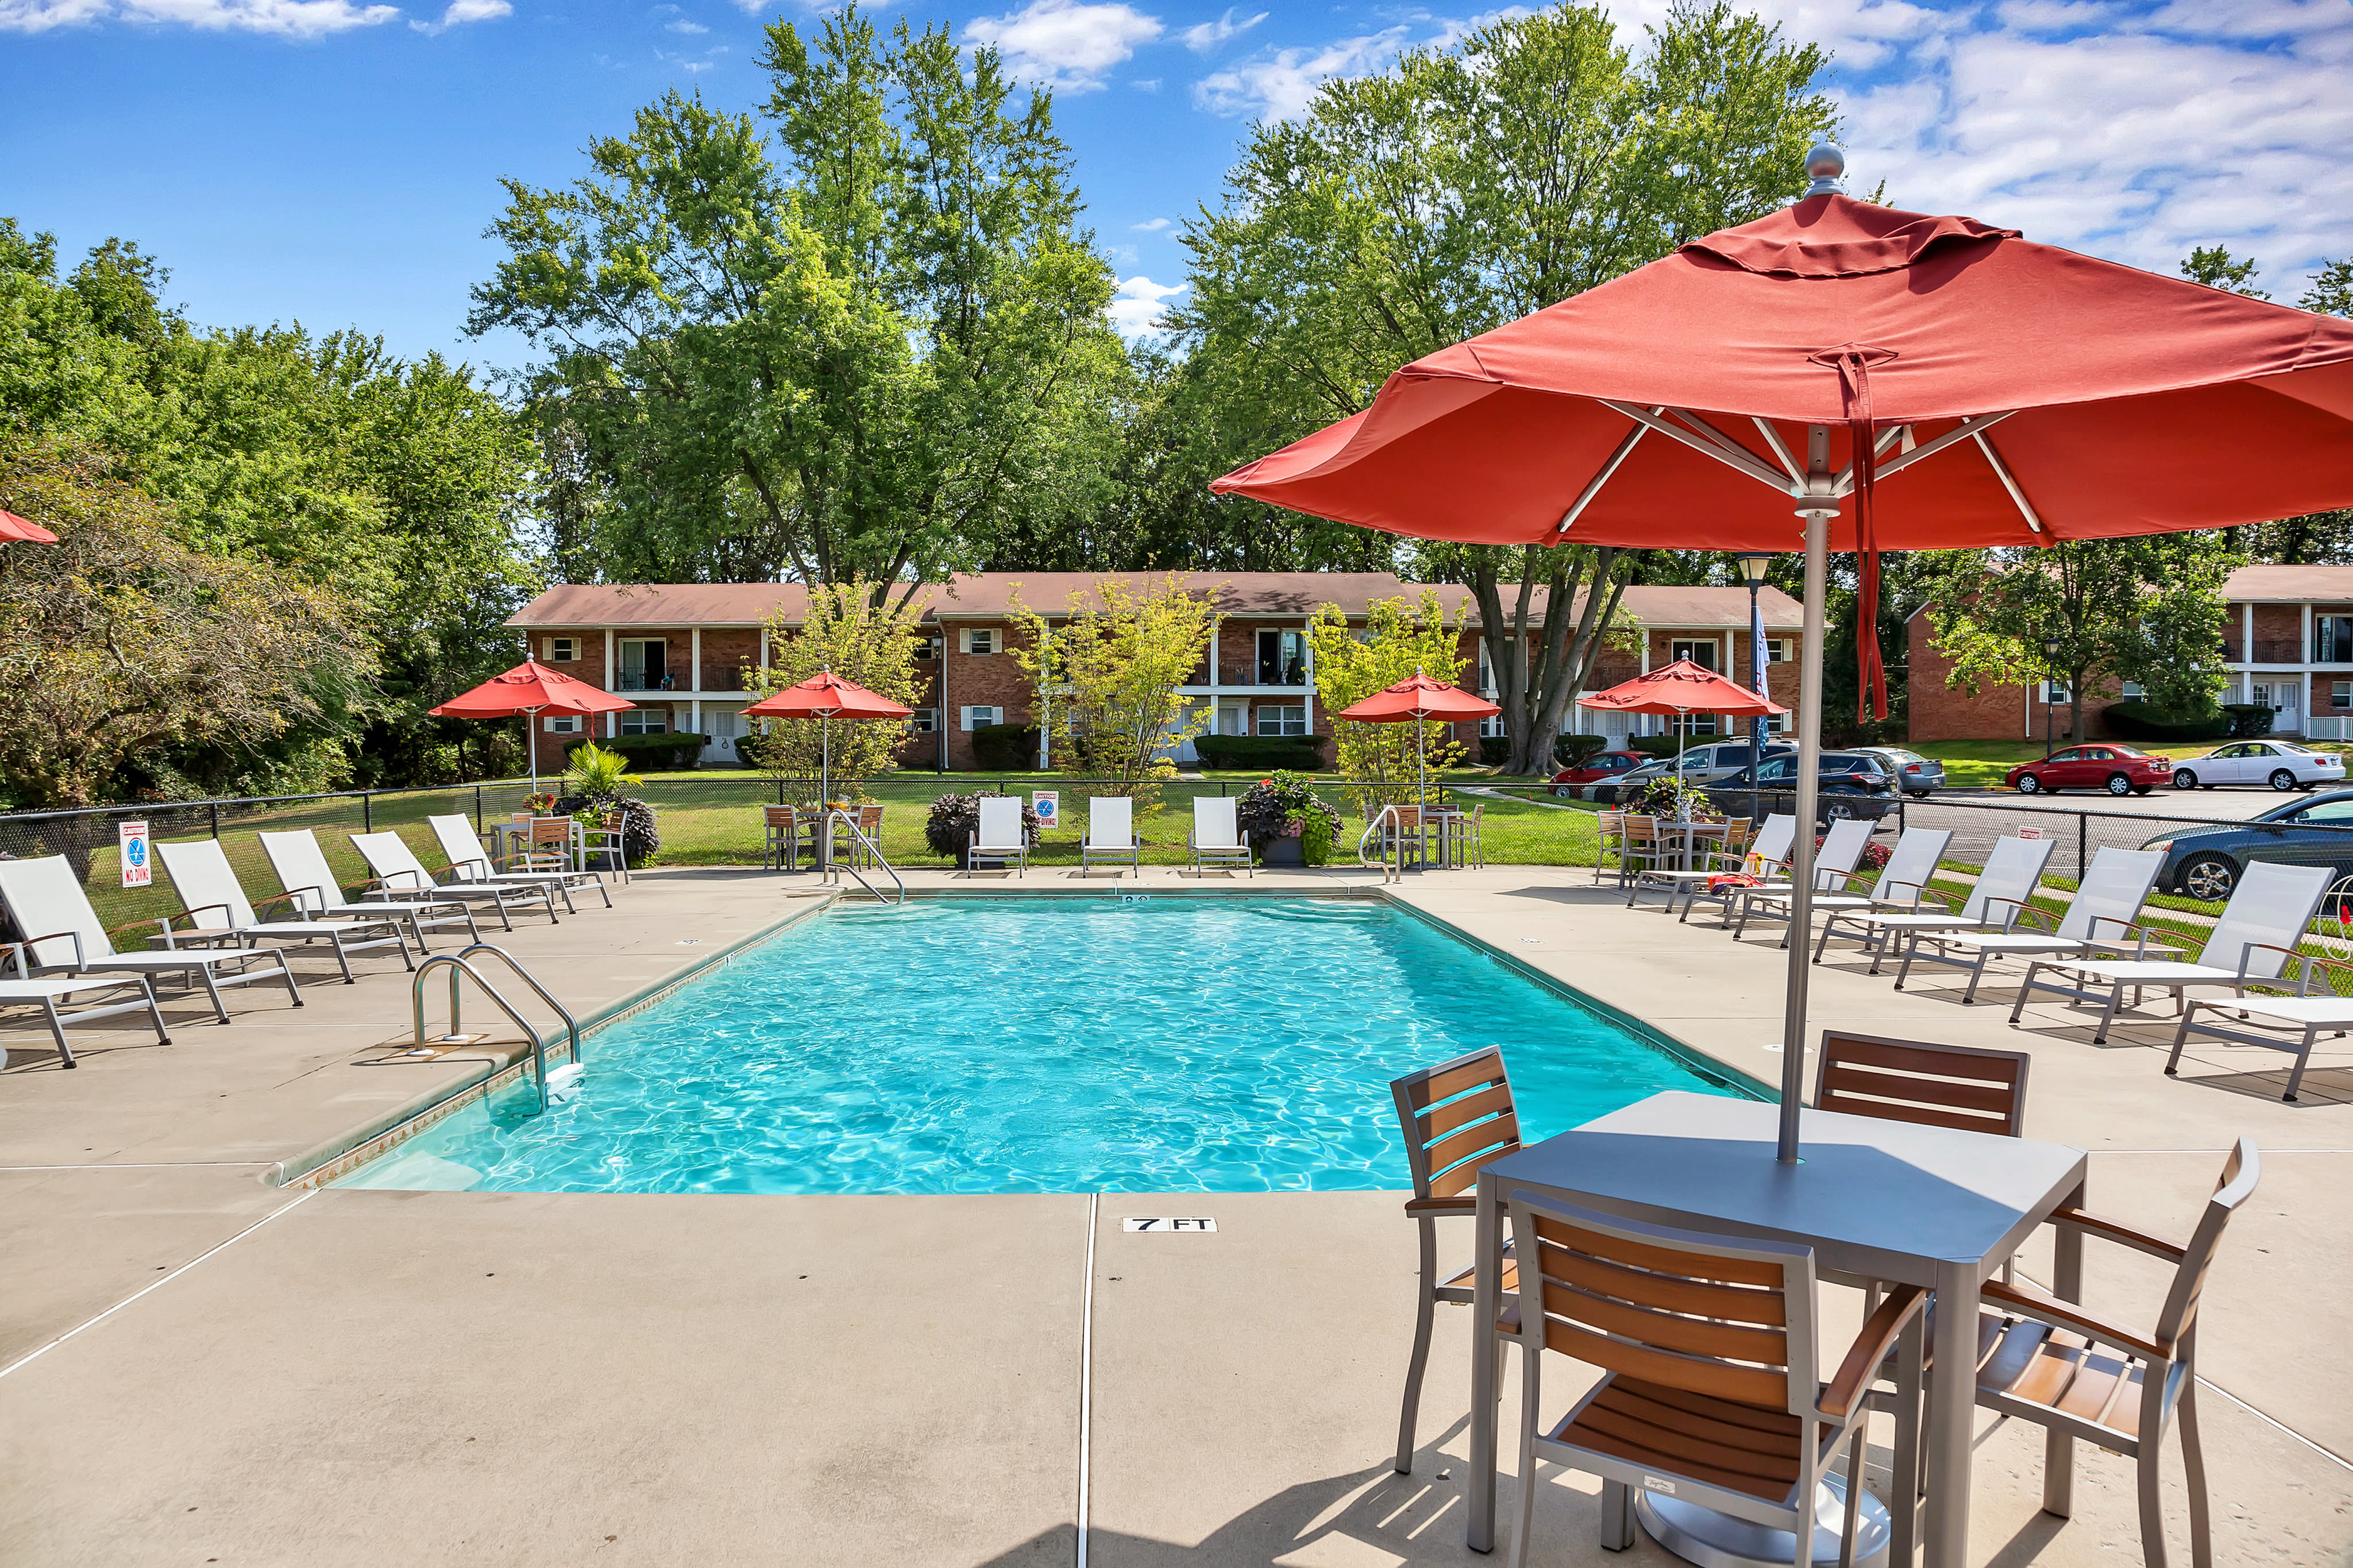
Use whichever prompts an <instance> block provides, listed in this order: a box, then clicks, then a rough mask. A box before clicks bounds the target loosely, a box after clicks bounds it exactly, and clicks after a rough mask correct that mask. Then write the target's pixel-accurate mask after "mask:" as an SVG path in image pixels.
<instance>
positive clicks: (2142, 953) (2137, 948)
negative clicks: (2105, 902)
mask: <svg viewBox="0 0 2353 1568" xmlns="http://www.w3.org/2000/svg"><path fill="white" fill-rule="evenodd" d="M2102 925H2113V926H2115V927H2116V929H2117V931H2118V932H2119V934H2118V935H2116V936H2102V935H2101V934H2100V927H2101V926H2102ZM2127 935H2128V936H2130V937H2131V939H2132V940H2131V941H2130V942H2126V940H2125V938H2126V936H2127ZM2160 937H2165V938H2168V939H2169V940H2165V941H2160V940H2158V939H2159V938H2160ZM2179 941H2180V939H2179V937H2175V936H2174V935H2173V933H2172V932H2170V931H2164V932H2159V931H2152V930H2150V929H2149V928H2148V927H2147V926H2145V925H2140V924H2137V923H2135V922H2133V921H2120V920H2116V919H2114V918H2113V917H2111V916H2108V915H2094V916H2093V917H2092V930H2091V932H2090V934H2089V935H2088V936H2086V937H2085V938H2084V945H2086V946H2088V947H2117V948H2121V947H2130V948H2131V949H2132V952H2133V956H2134V957H2135V958H2146V957H2147V956H2148V952H2149V949H2151V948H2155V949H2156V950H2157V951H2158V952H2165V953H2170V954H2172V955H2173V956H2174V957H2175V958H2187V957H2189V949H2188V948H2186V947H2180V946H2178V945H2176V944H2177V943H2178V942H2179Z"/></svg>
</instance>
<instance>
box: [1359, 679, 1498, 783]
mask: <svg viewBox="0 0 2353 1568" xmlns="http://www.w3.org/2000/svg"><path fill="white" fill-rule="evenodd" d="M1502 711H1503V710H1502V709H1501V708H1498V707H1496V706H1495V705H1494V704H1493V703H1492V702H1490V701H1488V700H1486V699H1485V698H1483V697H1481V696H1479V695H1477V694H1476V693H1474V692H1469V691H1465V690H1463V689H1461V687H1459V686H1449V685H1447V684H1445V683H1444V682H1443V681H1438V680H1432V679H1430V677H1429V676H1427V675H1425V674H1423V673H1422V672H1421V671H1420V670H1418V669H1417V670H1415V671H1414V672H1413V673H1412V674H1411V675H1410V676H1409V677H1407V678H1406V679H1403V680H1400V681H1398V683H1397V684H1396V685H1394V686H1384V687H1382V688H1381V689H1379V690H1378V691H1376V692H1374V693H1373V694H1372V695H1371V696H1370V697H1367V698H1366V699H1365V700H1363V701H1361V702H1357V703H1354V704H1352V705H1350V706H1349V707H1346V708H1343V709H1341V710H1340V711H1339V712H1338V713H1336V714H1335V715H1333V717H1335V718H1337V719H1354V720H1356V721H1357V722H1358V723H1362V724H1404V723H1409V722H1410V723H1419V722H1421V721H1425V720H1430V721H1436V722H1438V723H1440V724H1454V723H1460V722H1461V721H1463V720H1465V719H1492V718H1493V717H1494V716H1495V715H1496V714H1498V713H1501V712H1502ZM1425 738H1426V737H1425V736H1424V733H1423V731H1419V730H1416V731H1414V732H1413V767H1414V774H1415V787H1416V788H1417V789H1418V790H1419V792H1420V794H1421V795H1423V797H1424V798H1427V797H1428V796H1429V795H1430V765H1429V760H1428V757H1427V754H1426V752H1425V751H1424V741H1425Z"/></svg>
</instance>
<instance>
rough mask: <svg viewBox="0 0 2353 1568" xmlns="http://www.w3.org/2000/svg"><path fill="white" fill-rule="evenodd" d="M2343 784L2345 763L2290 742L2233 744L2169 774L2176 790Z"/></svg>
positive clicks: (2194, 760) (2193, 759)
mask: <svg viewBox="0 0 2353 1568" xmlns="http://www.w3.org/2000/svg"><path fill="white" fill-rule="evenodd" d="M2344 782H2345V759H2344V758H2343V757H2341V756H2339V755H2337V753H2336V752H2316V751H2314V750H2313V749H2312V748H2311V747H2309V746H2299V745H2297V744H2295V742H2293V741H2233V742H2231V744H2229V745H2227V746H2218V747H2216V748H2215V749H2214V750H2213V751H2211V752H2207V753H2206V755H2204V756H2202V757H2192V758H2190V759H2189V761H2188V762H2185V763H2182V764H2181V765H2180V766H2179V767H2178V768H2176V769H2174V770H2173V787H2174V788H2176V789H2212V788H2213V787H2214V786H2215V785H2216V784H2269V785H2271V787H2272V788H2274V789H2275V790H2282V791H2285V790H2292V789H2310V788H2311V787H2312V786H2313V785H2315V784H2343V783H2344Z"/></svg>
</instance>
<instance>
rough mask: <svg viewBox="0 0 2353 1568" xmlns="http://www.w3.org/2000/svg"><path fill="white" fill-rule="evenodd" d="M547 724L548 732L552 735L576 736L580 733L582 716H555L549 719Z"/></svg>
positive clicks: (573, 714)
mask: <svg viewBox="0 0 2353 1568" xmlns="http://www.w3.org/2000/svg"><path fill="white" fill-rule="evenodd" d="M546 724H547V732H548V733H549V734H551V735H576V734H578V733H580V715H579V714H577V713H557V714H554V715H552V716H551V717H549V718H548V719H547V721H546Z"/></svg>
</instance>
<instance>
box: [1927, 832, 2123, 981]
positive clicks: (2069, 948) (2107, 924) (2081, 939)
mask: <svg viewBox="0 0 2353 1568" xmlns="http://www.w3.org/2000/svg"><path fill="white" fill-rule="evenodd" d="M2164 864H2165V852H2164V851H2163V850H2161V849H2103V850H2101V851H2100V852H2099V853H2098V854H2096V855H2094V856H2093V857H2092V865H2091V868H2090V869H2089V870H2088V871H2086V872H2085V873H2084V882H2083V885H2082V886H2081V887H2079V888H2077V889H2075V896H2074V898H2073V900H2070V901H2069V902H2068V905H2067V912H2066V913H2065V914H2064V915H2063V916H2061V917H2060V921H2059V924H2058V927H2057V929H2055V930H2054V929H2052V925H2051V922H2050V921H2049V919H2048V918H2047V917H2046V916H2044V915H2043V914H2042V911H2041V910H2035V909H2032V908H2030V907H2028V905H2027V903H2026V901H2025V900H2022V899H2021V900H2018V907H2017V908H2016V909H2015V910H2012V911H2011V915H2012V918H2013V921H2014V923H2013V924H2012V925H2011V926H2010V929H2009V930H2008V931H1991V932H1987V931H1920V932H1917V933H1915V935H1914V936H1913V938H1912V940H1911V941H1910V942H1907V943H1905V949H1904V967H1903V968H1901V969H1899V970H1897V971H1896V972H1895V988H1896V989H1897V990H1898V991H1901V990H1903V989H1904V986H1905V983H1906V982H1907V981H1909V980H1910V979H1911V977H1912V966H1913V965H1914V964H1915V963H1920V962H1922V961H1924V960H1925V961H1926V962H1927V963H1945V964H1950V965H1951V966H1952V967H1954V968H1955V969H1966V970H1968V972H1969V984H1968V989H1967V990H1965V991H1963V992H1962V993H1961V1003H1962V1005H1964V1006H1967V1005H1971V1004H1974V1003H1975V1002H1976V1001H1977V999H1978V985H1979V984H1981V983H1982V982H1983V981H1984V979H1985V972H1986V965H1987V964H1988V963H1991V962H1992V961H1993V960H1995V959H1997V958H2026V959H2035V958H2063V957H2066V956H2068V955H2070V954H2075V953H2085V952H2099V951H2102V950H2108V951H2116V950H2120V949H2123V948H2128V947H2130V946H2131V945H2132V943H2131V942H2128V941H2126V936H2127V935H2128V934H2129V933H2130V932H2132V931H2135V930H2137V929H2138V928H2137V927H2136V926H2135V925H2134V924H2133V922H2134V921H2137V920H2138V919H2140V907H2141V905H2142V904H2143V903H2145V902H2146V901H2147V899H2148V890H2149V889H2151V888H2152V887H2155V886H2156V885H2157V873H2158V868H2160V867H2162V866H2163V865H2164ZM1988 909H1989V910H1992V909H1993V905H1992V903H1991V900H1988ZM1995 912H1999V911H1995ZM2030 926H2031V927H2038V928H2040V929H2035V930H2029V929H2027V928H2028V927H2030Z"/></svg>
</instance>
